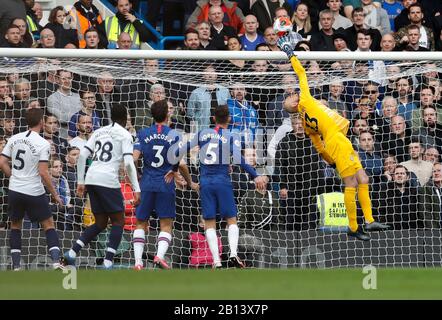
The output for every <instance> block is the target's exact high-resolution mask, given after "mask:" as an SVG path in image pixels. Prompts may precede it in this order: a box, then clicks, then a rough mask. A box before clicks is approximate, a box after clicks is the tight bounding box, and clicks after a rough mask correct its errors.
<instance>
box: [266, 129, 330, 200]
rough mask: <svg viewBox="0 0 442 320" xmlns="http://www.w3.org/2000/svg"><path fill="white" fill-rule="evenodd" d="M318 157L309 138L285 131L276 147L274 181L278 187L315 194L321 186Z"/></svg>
mask: <svg viewBox="0 0 442 320" xmlns="http://www.w3.org/2000/svg"><path fill="white" fill-rule="evenodd" d="M320 161H321V160H320V157H319V154H318V153H317V152H316V150H315V149H314V148H313V146H312V143H311V140H310V139H309V138H307V137H306V138H303V139H300V138H297V137H296V136H295V135H294V134H293V132H289V133H287V135H286V136H285V137H284V138H282V140H281V141H280V142H279V144H278V146H277V147H276V153H275V172H274V175H275V177H274V179H275V182H279V188H280V189H284V188H285V189H288V190H291V191H295V190H296V191H299V192H301V193H302V194H310V195H315V194H317V193H318V187H319V186H321V182H320V179H321V178H322V174H321V171H322V170H321V168H320Z"/></svg>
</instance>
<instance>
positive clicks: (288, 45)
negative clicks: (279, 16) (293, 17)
mask: <svg viewBox="0 0 442 320" xmlns="http://www.w3.org/2000/svg"><path fill="white" fill-rule="evenodd" d="M278 47H279V49H281V51H284V52H285V54H286V55H287V57H288V58H289V59H290V58H291V57H293V56H294V55H295V52H294V50H295V49H294V48H293V44H292V41H291V38H290V34H289V33H286V35H284V36H282V37H280V38H279V39H278Z"/></svg>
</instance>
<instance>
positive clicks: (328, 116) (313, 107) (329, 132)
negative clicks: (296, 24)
mask: <svg viewBox="0 0 442 320" xmlns="http://www.w3.org/2000/svg"><path fill="white" fill-rule="evenodd" d="M290 60H291V63H292V67H293V70H294V71H295V72H296V74H297V75H298V78H299V86H300V89H301V93H300V95H299V99H300V100H299V104H298V112H299V113H300V115H301V117H302V119H303V125H304V129H305V132H306V134H307V135H309V136H310V137H311V138H313V136H316V135H319V136H321V137H322V139H323V140H324V141H327V140H328V139H329V138H330V137H333V135H334V134H335V133H336V132H339V131H340V132H342V133H343V134H344V136H345V135H347V131H348V128H349V125H350V122H349V121H348V120H347V119H345V118H344V117H342V116H341V115H339V114H338V113H337V112H336V111H334V110H332V109H330V108H328V107H326V106H324V105H323V104H322V103H320V102H319V101H318V100H316V99H315V98H313V97H312V96H311V94H310V88H309V86H308V82H307V75H306V72H305V69H304V67H303V66H302V65H301V62H300V61H299V60H298V58H296V57H295V56H293V57H292V58H291V59H290Z"/></svg>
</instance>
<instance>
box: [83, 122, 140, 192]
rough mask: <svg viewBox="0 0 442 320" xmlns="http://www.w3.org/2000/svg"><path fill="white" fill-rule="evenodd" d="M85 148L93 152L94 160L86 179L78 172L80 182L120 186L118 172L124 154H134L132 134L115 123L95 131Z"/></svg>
mask: <svg viewBox="0 0 442 320" xmlns="http://www.w3.org/2000/svg"><path fill="white" fill-rule="evenodd" d="M84 148H86V149H88V150H89V151H90V152H91V153H92V154H93V158H92V160H93V161H92V164H91V166H90V168H89V170H88V171H87V174H86V181H85V180H84V176H83V177H82V176H81V173H80V171H79V172H78V173H79V175H78V184H86V185H87V184H91V185H97V186H103V187H107V188H120V180H119V174H118V172H119V169H120V164H121V162H122V161H123V157H124V155H130V156H132V154H133V139H132V135H131V134H130V133H129V132H128V131H127V130H126V129H125V128H123V127H122V126H120V125H119V124H118V123H113V124H110V125H108V126H106V127H103V128H100V129H98V130H96V131H94V133H93V134H92V136H91V137H90V138H89V140H88V141H87V143H86V144H85V146H84Z"/></svg>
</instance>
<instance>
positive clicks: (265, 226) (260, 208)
mask: <svg viewBox="0 0 442 320" xmlns="http://www.w3.org/2000/svg"><path fill="white" fill-rule="evenodd" d="M280 222H281V221H280V204H279V199H278V194H277V193H276V192H274V191H266V192H265V193H264V194H261V193H259V192H258V191H256V190H249V191H247V192H246V193H245V194H244V196H243V197H242V198H241V202H240V203H239V207H238V223H239V225H240V227H243V228H247V229H258V230H270V229H276V228H277V227H278V224H279V223H280Z"/></svg>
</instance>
